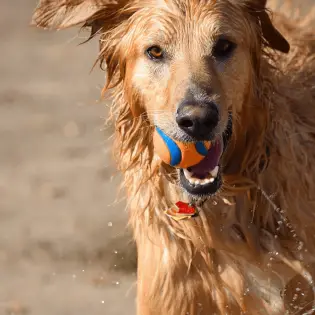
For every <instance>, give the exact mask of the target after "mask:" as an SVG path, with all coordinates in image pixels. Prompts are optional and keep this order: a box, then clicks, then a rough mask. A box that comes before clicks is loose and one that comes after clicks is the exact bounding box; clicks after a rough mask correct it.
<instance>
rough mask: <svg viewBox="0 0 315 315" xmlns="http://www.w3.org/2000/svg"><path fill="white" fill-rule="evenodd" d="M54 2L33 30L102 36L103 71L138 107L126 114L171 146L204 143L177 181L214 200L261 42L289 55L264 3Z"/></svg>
mask: <svg viewBox="0 0 315 315" xmlns="http://www.w3.org/2000/svg"><path fill="white" fill-rule="evenodd" d="M56 2H57V3H55V5H54V6H51V4H50V1H48V0H42V3H41V5H40V7H39V9H38V10H37V16H35V23H36V24H37V25H41V26H46V27H47V26H53V27H57V28H58V27H59V28H60V27H67V26H71V25H74V24H77V23H79V22H86V24H87V25H90V26H92V31H93V29H94V30H100V31H105V32H104V34H103V36H102V41H103V44H104V45H105V47H106V49H104V50H103V53H104V56H103V57H104V59H105V61H106V63H107V65H108V69H112V70H113V69H117V68H119V69H120V77H121V79H122V80H123V81H124V82H123V83H124V84H123V86H124V90H125V91H124V95H125V97H126V98H127V99H129V104H131V103H132V99H133V98H135V95H136V96H137V98H138V99H140V100H141V101H140V102H138V104H137V106H138V107H141V108H136V109H135V108H133V111H134V114H135V113H136V112H137V111H138V112H143V111H145V112H146V114H147V117H148V118H149V120H150V122H151V125H154V126H157V127H159V128H160V129H161V130H163V132H164V133H166V134H167V135H169V136H170V137H172V138H174V139H176V140H178V141H182V142H196V141H200V140H207V141H211V143H212V145H211V148H210V149H209V151H208V153H207V155H206V157H205V159H204V160H203V161H201V162H200V163H199V164H197V165H194V166H192V167H190V168H188V169H180V170H179V172H178V179H179V180H180V183H181V186H182V187H183V189H184V190H185V191H186V192H187V193H189V194H190V195H191V196H193V197H194V198H198V197H200V196H203V197H204V196H208V195H212V194H215V193H216V192H217V191H218V190H219V189H220V187H221V184H222V179H221V178H222V175H224V168H223V167H222V166H223V160H222V156H223V153H224V150H225V149H226V146H227V145H228V144H227V143H228V142H227V140H228V139H227V138H228V137H229V135H230V134H231V131H232V123H235V122H236V116H237V115H241V113H242V110H243V106H244V103H246V101H247V100H248V99H249V98H250V95H251V94H253V93H254V81H255V79H256V76H257V71H258V69H259V58H260V53H261V49H262V42H264V44H266V43H267V44H268V45H269V46H270V47H272V48H275V49H278V50H280V51H282V52H286V51H288V49H289V48H288V43H287V42H286V41H285V39H284V38H283V37H282V36H281V34H279V33H278V32H277V31H276V30H275V29H274V28H273V26H272V23H271V21H270V19H269V17H268V15H267V13H266V12H265V4H266V1H265V0H220V1H218V0H209V1H203V0H200V1H199V0H171V1H168V0H157V1H156V0H152V1H151V0H149V1H147V0H146V1H143V2H141V1H136V2H135V3H127V2H126V1H118V2H112V1H110V0H106V1H105V0H104V1H94V2H95V6H94V7H93V6H91V2H93V1H92V0H80V1H68V4H65V3H64V1H59V2H60V4H59V6H58V3H59V2H58V1H56ZM126 4H129V6H128V7H125V5H126ZM98 5H99V6H100V7H99V8H98ZM64 6H69V8H68V10H64V9H65V8H64ZM66 9H67V8H66ZM89 10H90V11H89ZM91 10H92V11H91ZM117 13H118V14H117ZM108 34H110V35H108ZM115 59H117V62H116V64H115ZM113 64H114V66H112V65H113ZM122 69H123V70H122ZM109 71H111V70H109ZM112 72H114V70H113V71H112Z"/></svg>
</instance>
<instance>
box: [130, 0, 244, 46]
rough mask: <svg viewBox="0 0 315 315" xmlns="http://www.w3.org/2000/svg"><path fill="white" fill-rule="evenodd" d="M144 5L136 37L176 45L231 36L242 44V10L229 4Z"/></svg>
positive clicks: (167, 0)
mask: <svg viewBox="0 0 315 315" xmlns="http://www.w3.org/2000/svg"><path fill="white" fill-rule="evenodd" d="M154 3H156V4H158V5H155V6H154V5H152V3H151V2H150V4H149V3H147V5H146V6H145V7H143V9H142V10H140V11H138V12H137V14H136V16H135V18H136V19H138V20H139V21H140V23H134V25H137V27H138V30H139V29H141V32H137V35H138V37H140V38H142V39H145V38H148V39H150V40H152V41H154V40H159V41H163V42H169V43H170V44H171V43H175V42H174V40H175V41H176V39H178V40H179V41H181V42H184V41H185V38H186V40H188V39H190V40H191V37H193V38H194V39H201V40H207V39H208V40H211V38H212V37H213V38H215V37H216V36H217V35H223V34H224V35H230V36H231V37H232V38H235V39H237V40H239V41H242V40H243V37H244V35H245V32H244V30H245V29H246V23H247V22H248V21H247V20H246V17H245V15H244V12H243V11H242V10H241V8H240V7H239V6H237V5H233V4H231V3H230V1H227V0H223V1H222V0H221V1H186V0H175V1H174V0H157V2H154ZM198 37H199V38H198Z"/></svg>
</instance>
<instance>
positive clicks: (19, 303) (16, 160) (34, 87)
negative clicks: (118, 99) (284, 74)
mask: <svg viewBox="0 0 315 315" xmlns="http://www.w3.org/2000/svg"><path fill="white" fill-rule="evenodd" d="M304 1H305V4H306V2H307V1H306V0H304ZM312 2H313V0H310V2H309V3H312ZM35 4H36V0H14V1H13V0H1V2H0V40H1V41H0V42H1V58H0V76H1V77H0V78H1V81H0V143H1V145H0V224H1V225H0V315H2V314H4V315H8V314H11V315H13V314H16V315H17V314H18V315H74V314H76V315H101V314H102V315H104V314H106V315H133V314H134V313H135V307H134V305H135V303H134V300H135V295H136V291H135V270H136V269H135V266H136V263H135V249H134V246H133V245H132V244H131V243H130V236H129V234H128V232H126V229H125V225H126V216H127V215H126V211H125V203H124V201H121V202H119V203H117V202H116V195H117V186H118V183H119V176H117V175H116V173H115V167H114V164H113V162H112V159H111V151H110V140H109V141H106V139H107V138H108V137H109V136H110V134H111V132H112V130H110V129H109V130H108V129H107V130H103V121H104V117H106V114H107V111H108V108H107V106H106V105H108V104H106V103H105V104H104V103H99V102H97V99H98V97H99V92H100V87H101V85H102V82H103V73H102V72H101V71H97V70H96V71H94V72H93V73H92V74H89V71H90V69H91V66H92V63H93V61H94V56H96V54H97V49H98V47H97V42H96V41H94V42H92V43H89V44H88V45H83V46H80V47H77V45H76V44H78V43H79V42H80V39H79V38H77V36H76V35H77V32H76V30H73V31H66V32H60V33H59V32H58V33H47V32H44V31H40V30H37V29H34V28H30V27H28V23H29V20H30V17H31V14H32V10H33V8H34V7H35ZM113 175H115V176H114V177H113Z"/></svg>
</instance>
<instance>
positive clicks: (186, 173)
mask: <svg viewBox="0 0 315 315" xmlns="http://www.w3.org/2000/svg"><path fill="white" fill-rule="evenodd" d="M184 174H185V177H186V178H187V179H191V178H192V176H191V175H192V174H191V173H190V172H189V171H188V170H186V169H184Z"/></svg>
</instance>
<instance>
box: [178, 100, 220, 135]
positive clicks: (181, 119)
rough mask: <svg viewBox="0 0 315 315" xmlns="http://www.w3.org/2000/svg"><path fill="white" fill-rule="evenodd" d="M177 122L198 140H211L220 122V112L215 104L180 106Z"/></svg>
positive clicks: (187, 104)
mask: <svg viewBox="0 0 315 315" xmlns="http://www.w3.org/2000/svg"><path fill="white" fill-rule="evenodd" d="M176 122H177V124H178V126H179V127H180V128H181V129H182V130H183V131H185V132H186V133H187V134H188V135H189V136H191V137H193V138H195V139H196V140H209V139H210V138H211V137H212V136H213V131H214V129H215V127H216V126H217V125H218V122H219V111H218V107H217V105H216V104H215V103H212V102H208V103H207V102H206V103H205V102H203V103H201V104H197V103H195V104H194V103H192V102H189V103H187V102H186V103H185V102H183V103H182V104H180V106H179V107H178V110H177V116H176Z"/></svg>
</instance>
